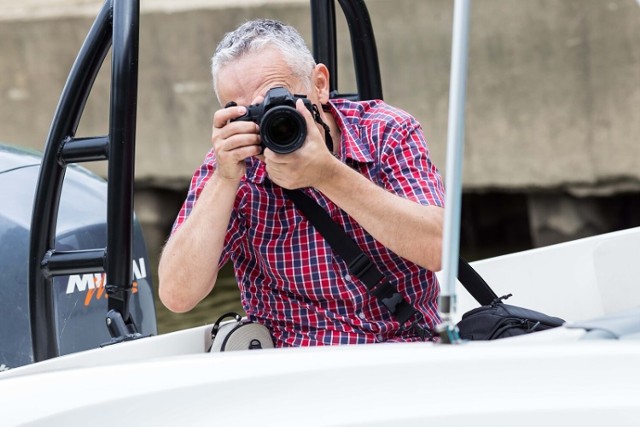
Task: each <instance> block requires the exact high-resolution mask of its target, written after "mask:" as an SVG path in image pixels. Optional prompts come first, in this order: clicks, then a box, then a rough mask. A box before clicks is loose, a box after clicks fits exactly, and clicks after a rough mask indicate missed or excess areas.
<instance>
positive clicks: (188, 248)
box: [158, 173, 238, 312]
mask: <svg viewBox="0 0 640 427" xmlns="http://www.w3.org/2000/svg"><path fill="white" fill-rule="evenodd" d="M237 187H238V183H237V182H234V181H230V180H225V179H224V178H219V177H218V176H217V175H216V174H215V173H214V175H213V176H212V177H211V179H210V180H209V182H208V183H207V184H206V185H205V187H204V188H203V190H202V193H201V194H200V197H199V198H198V201H197V203H196V204H195V206H194V208H193V210H192V211H191V213H190V215H189V217H188V218H187V219H186V221H185V222H184V223H183V224H182V225H181V227H180V228H179V229H178V230H176V232H175V233H174V234H173V235H172V236H171V238H170V239H169V241H168V242H167V244H166V245H165V247H164V250H163V252H162V256H161V259H160V264H159V266H158V273H159V279H160V285H159V296H160V299H161V300H162V302H163V304H164V305H165V306H166V307H167V308H169V309H170V310H172V311H176V312H185V311H188V310H190V309H192V308H193V307H195V306H196V304H198V303H199V302H200V301H201V300H202V299H203V298H204V297H206V296H207V295H208V294H209V292H211V290H212V289H213V286H214V285H215V282H216V279H217V275H218V261H219V259H220V255H221V253H222V249H223V245H224V238H225V233H226V229H227V225H228V223H229V218H230V215H231V211H232V209H233V204H234V200H235V196H236V191H237Z"/></svg>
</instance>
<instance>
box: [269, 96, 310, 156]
mask: <svg viewBox="0 0 640 427" xmlns="http://www.w3.org/2000/svg"><path fill="white" fill-rule="evenodd" d="M260 136H261V139H262V144H264V146H265V147H268V148H269V149H271V150H272V151H274V152H276V153H280V154H287V153H291V152H293V151H295V150H297V149H298V148H300V147H302V144H304V140H305V139H306V138H307V124H306V122H305V120H304V117H302V115H301V114H300V113H299V112H298V111H297V110H296V109H295V108H292V107H288V106H284V105H282V106H276V107H273V108H271V109H269V111H267V112H266V113H265V114H264V116H263V117H262V120H261V121H260Z"/></svg>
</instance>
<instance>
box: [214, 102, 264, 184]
mask: <svg viewBox="0 0 640 427" xmlns="http://www.w3.org/2000/svg"><path fill="white" fill-rule="evenodd" d="M246 111H247V109H246V108H245V107H237V106H234V107H229V108H223V109H221V110H218V111H216V112H215V114H214V115H213V128H212V131H211V143H212V145H213V149H214V151H215V153H216V159H217V169H216V174H217V175H218V176H219V177H220V178H224V179H227V180H236V181H239V180H240V179H241V178H242V176H243V175H244V173H245V169H246V166H245V162H244V161H245V159H247V158H249V157H252V156H256V155H258V154H259V153H260V150H261V147H260V135H259V134H258V125H257V124H255V123H253V122H249V121H236V122H230V120H232V119H235V118H237V117H240V116H242V115H243V114H244V113H245V112H246Z"/></svg>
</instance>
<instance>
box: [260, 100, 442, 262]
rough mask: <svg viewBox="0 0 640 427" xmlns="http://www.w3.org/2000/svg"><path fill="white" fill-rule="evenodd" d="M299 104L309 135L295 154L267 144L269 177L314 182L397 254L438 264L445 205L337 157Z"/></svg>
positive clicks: (291, 183) (293, 184)
mask: <svg viewBox="0 0 640 427" xmlns="http://www.w3.org/2000/svg"><path fill="white" fill-rule="evenodd" d="M297 108H298V111H300V112H301V113H302V114H303V115H304V116H305V118H306V120H307V128H308V129H309V133H308V135H309V136H308V139H307V141H306V143H305V145H304V146H303V147H302V148H301V149H300V150H297V151H295V152H293V153H291V154H286V155H279V154H276V153H273V152H271V151H270V150H265V159H266V163H267V172H268V173H269V177H270V178H271V179H272V180H273V181H274V182H275V183H277V184H279V185H281V186H282V187H285V188H302V187H314V188H316V189H317V190H319V191H320V192H322V193H323V194H324V195H325V196H327V197H328V198H329V199H331V201H333V202H334V203H335V204H336V205H337V206H339V207H340V208H341V209H342V210H344V211H345V212H346V213H347V214H349V215H350V216H351V217H352V218H353V219H355V220H356V221H357V222H358V224H360V225H361V226H362V227H363V228H364V229H365V230H367V232H368V233H369V234H371V235H372V236H373V237H374V238H375V239H376V240H378V241H379V242H380V243H382V244H383V245H384V246H386V247H387V248H389V249H390V250H392V251H393V252H395V253H396V254H398V255H400V256H401V257H403V258H406V259H408V260H410V261H412V262H414V263H416V264H418V265H421V266H422V267H425V268H427V269H429V270H431V271H438V270H440V269H441V258H442V253H441V252H442V249H441V248H442V229H443V222H444V209H442V208H441V207H438V206H424V205H421V204H419V203H416V202H414V201H412V200H408V199H405V198H403V197H401V196H398V195H396V194H393V193H391V192H389V191H387V190H385V189H384V188H381V187H379V186H378V185H376V184H375V183H373V182H371V181H369V179H367V178H366V177H365V176H363V175H361V174H360V173H358V172H357V171H355V170H353V169H351V168H350V167H349V166H347V165H345V164H344V163H342V162H341V161H340V160H338V159H336V158H335V157H334V156H333V155H332V154H331V153H330V152H329V151H328V150H327V149H326V147H325V144H324V137H323V136H322V135H321V133H320V131H319V130H318V129H317V127H316V126H315V124H314V122H313V118H312V117H311V114H309V112H308V111H305V109H304V107H302V106H301V103H300V102H299V103H298V106H297Z"/></svg>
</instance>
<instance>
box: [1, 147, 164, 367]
mask: <svg viewBox="0 0 640 427" xmlns="http://www.w3.org/2000/svg"><path fill="white" fill-rule="evenodd" d="M40 162H41V156H40V154H39V153H36V152H28V151H25V150H23V149H18V148H16V147H11V146H8V145H3V144H0V316H2V318H1V320H0V370H2V369H8V368H15V367H18V366H21V365H25V364H29V363H32V362H33V351H32V343H31V335H30V329H29V328H30V325H29V300H28V287H29V286H28V259H29V228H30V226H31V211H32V208H33V197H34V191H35V188H36V184H37V180H38V171H39V168H40ZM60 200H61V201H60V211H59V214H58V223H57V227H56V230H57V236H56V250H60V251H63V250H77V249H91V248H98V247H104V246H106V241H107V230H106V205H107V184H106V182H105V181H104V180H103V179H102V178H100V177H98V176H96V175H94V174H92V173H91V172H89V171H87V170H86V169H84V168H81V167H78V166H69V167H68V168H67V171H66V177H65V181H64V185H63V188H62V196H61V198H60ZM131 261H132V263H133V280H134V288H133V294H132V296H131V305H130V307H131V315H132V317H133V318H134V319H135V320H136V325H137V327H138V331H139V332H140V333H141V334H142V335H155V334H157V324H156V313H155V304H154V298H153V282H152V274H151V265H150V263H149V258H148V256H147V250H146V246H145V243H144V239H143V236H142V229H141V227H140V224H139V223H138V222H137V221H135V223H134V237H133V259H132V260H131ZM105 282H106V281H105V275H104V273H95V274H93V273H92V274H76V275H71V276H60V277H55V278H54V279H53V286H54V295H55V297H54V298H55V311H56V329H57V337H58V347H59V349H60V354H61V355H62V354H68V353H74V352H78V351H82V350H87V349H90V348H96V347H99V346H100V345H102V344H105V343H108V342H109V341H110V340H111V336H110V334H109V331H108V329H107V327H106V326H105V313H106V312H107V293H106V292H105V289H104V284H105Z"/></svg>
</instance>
